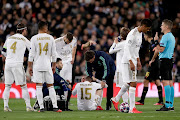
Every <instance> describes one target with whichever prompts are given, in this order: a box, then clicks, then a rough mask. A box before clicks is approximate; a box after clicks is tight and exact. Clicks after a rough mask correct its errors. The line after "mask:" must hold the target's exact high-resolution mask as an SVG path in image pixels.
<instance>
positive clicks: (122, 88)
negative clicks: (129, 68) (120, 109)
mask: <svg viewBox="0 0 180 120" xmlns="http://www.w3.org/2000/svg"><path fill="white" fill-rule="evenodd" d="M128 89H129V84H127V83H125V84H124V85H123V86H122V87H121V90H120V91H119V92H118V94H117V95H116V97H115V99H116V102H118V101H119V100H120V98H121V96H122V95H123V94H124V93H125V92H126V91H127V90H128Z"/></svg>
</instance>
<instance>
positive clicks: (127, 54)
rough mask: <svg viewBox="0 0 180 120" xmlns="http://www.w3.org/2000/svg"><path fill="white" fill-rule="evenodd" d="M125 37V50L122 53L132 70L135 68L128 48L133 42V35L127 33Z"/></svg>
mask: <svg viewBox="0 0 180 120" xmlns="http://www.w3.org/2000/svg"><path fill="white" fill-rule="evenodd" d="M126 39H127V43H126V45H125V47H124V51H125V53H124V55H125V56H126V58H127V59H128V61H129V65H130V68H131V70H133V71H134V70H135V65H134V63H133V62H132V56H131V53H130V49H131V47H132V44H133V36H131V35H129V34H128V36H127V38H126Z"/></svg>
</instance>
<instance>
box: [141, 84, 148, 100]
mask: <svg viewBox="0 0 180 120" xmlns="http://www.w3.org/2000/svg"><path fill="white" fill-rule="evenodd" d="M147 91H148V87H144V89H143V92H142V95H141V100H140V101H141V102H144V100H145V97H146V94H147Z"/></svg>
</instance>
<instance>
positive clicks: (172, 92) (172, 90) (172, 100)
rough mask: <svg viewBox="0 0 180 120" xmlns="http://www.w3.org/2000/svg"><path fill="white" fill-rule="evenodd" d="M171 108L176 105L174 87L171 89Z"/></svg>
mask: <svg viewBox="0 0 180 120" xmlns="http://www.w3.org/2000/svg"><path fill="white" fill-rule="evenodd" d="M170 102H171V104H170V107H173V103H174V86H172V87H171V95H170Z"/></svg>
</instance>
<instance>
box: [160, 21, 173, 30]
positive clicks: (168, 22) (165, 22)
mask: <svg viewBox="0 0 180 120" xmlns="http://www.w3.org/2000/svg"><path fill="white" fill-rule="evenodd" d="M162 22H163V23H164V24H165V25H167V26H168V28H169V29H170V30H171V29H172V27H173V22H172V21H171V20H168V19H164V20H163V21H162Z"/></svg>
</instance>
